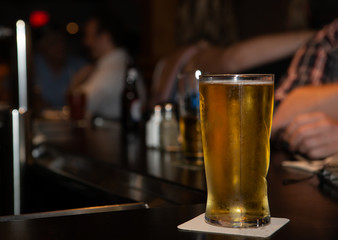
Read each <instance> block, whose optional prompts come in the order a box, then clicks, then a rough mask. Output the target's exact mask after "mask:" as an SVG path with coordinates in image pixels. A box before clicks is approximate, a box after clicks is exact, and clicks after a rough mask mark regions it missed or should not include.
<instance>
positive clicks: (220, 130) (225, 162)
mask: <svg viewBox="0 0 338 240" xmlns="http://www.w3.org/2000/svg"><path fill="white" fill-rule="evenodd" d="M199 89H200V114H201V130H202V141H203V152H204V165H205V172H206V179H207V188H208V198H207V206H206V212H205V220H206V222H207V223H211V224H214V225H220V226H225V227H253V226H255V227H258V226H261V225H264V224H267V223H269V221H270V210H269V203H268V198H267V183H266V175H267V172H268V168H269V162H270V131H271V123H272V112H273V96H274V75H272V74H234V75H230V74H207V75H203V76H202V77H201V79H200V83H199Z"/></svg>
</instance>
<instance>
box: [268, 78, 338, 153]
mask: <svg viewBox="0 0 338 240" xmlns="http://www.w3.org/2000/svg"><path fill="white" fill-rule="evenodd" d="M337 102H338V84H327V85H322V86H306V87H299V88H297V89H295V90H293V91H292V92H291V93H290V94H289V95H288V96H287V97H286V98H285V100H284V101H283V102H282V103H281V104H280V106H279V108H278V109H277V111H276V112H275V115H274V118H273V122H272V133H271V137H272V139H276V138H277V137H282V138H283V139H284V140H285V141H286V142H287V143H288V145H289V148H290V150H291V151H297V152H301V153H303V154H306V155H307V156H308V157H310V158H324V157H327V156H329V155H331V154H334V153H337V152H338V148H337V146H338V109H337V108H336V107H335V106H336V103H337ZM278 134H281V136H278Z"/></svg>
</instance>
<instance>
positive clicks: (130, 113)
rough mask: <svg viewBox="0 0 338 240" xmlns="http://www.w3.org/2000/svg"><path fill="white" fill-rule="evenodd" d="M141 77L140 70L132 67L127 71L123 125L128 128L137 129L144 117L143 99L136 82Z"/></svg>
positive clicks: (123, 94)
mask: <svg viewBox="0 0 338 240" xmlns="http://www.w3.org/2000/svg"><path fill="white" fill-rule="evenodd" d="M138 79H139V72H138V71H137V69H136V68H134V67H131V68H129V69H128V71H127V75H126V81H125V86H124V90H123V92H122V95H121V97H122V100H121V103H122V108H121V109H122V114H121V116H122V119H121V120H122V126H123V128H124V129H126V130H137V128H138V125H139V122H140V121H141V118H142V113H141V99H140V97H139V94H138V92H137V88H136V82H137V81H138Z"/></svg>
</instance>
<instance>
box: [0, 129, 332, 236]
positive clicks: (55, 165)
mask: <svg viewBox="0 0 338 240" xmlns="http://www.w3.org/2000/svg"><path fill="white" fill-rule="evenodd" d="M115 127H116V126H115ZM59 130H60V129H59ZM121 135H123V132H122V131H121V129H120V128H119V127H116V128H114V127H111V128H109V129H108V128H106V129H103V128H99V129H82V130H81V129H77V130H74V129H66V130H65V131H64V132H63V133H61V132H60V131H58V134H56V135H54V136H55V139H53V140H48V141H46V142H45V143H44V144H42V145H41V146H44V147H47V148H48V151H49V152H46V153H45V154H41V156H40V157H38V158H37V159H36V161H35V164H34V165H35V167H37V168H38V169H40V170H43V171H46V172H47V173H48V172H50V173H53V174H55V175H58V176H63V177H65V178H69V179H71V180H73V181H78V182H81V183H84V184H87V185H90V186H91V187H93V188H97V189H100V190H102V191H105V192H107V193H112V194H115V195H117V196H121V197H123V198H127V199H131V200H133V201H135V202H145V203H147V204H149V206H150V208H148V209H138V210H126V211H116V212H115V211H114V212H104V213H90V214H80V215H76V216H58V217H50V218H39V219H26V220H20V221H9V222H0V236H1V239H10V240H11V239H36V240H39V239H107V238H114V239H136V238H137V239H177V240H178V239H254V238H244V237H238V236H230V235H219V234H206V233H193V232H184V231H180V230H178V229H177V225H179V224H181V223H183V222H185V221H187V220H190V219H191V218H193V217H196V216H198V215H199V214H201V213H203V212H204V208H205V199H206V184H205V176H204V169H203V167H201V166H194V165H188V164H186V163H185V162H184V161H183V160H182V157H181V155H180V154H179V153H164V152H161V151H159V150H151V149H147V148H145V146H144V141H143V140H142V133H141V134H140V135H131V136H121ZM143 136H144V135H143ZM40 150H41V149H40ZM41 151H42V150H41ZM60 154H61V155H60ZM287 158H288V156H287V155H286V154H285V153H283V152H277V151H273V153H272V155H271V163H270V168H269V174H268V194H269V204H270V211H271V215H272V216H273V217H283V218H288V219H290V222H289V223H288V224H287V225H286V226H284V227H283V228H282V229H280V230H279V231H278V232H276V233H275V234H274V235H272V236H271V237H270V238H269V239H276V240H277V239H329V240H331V239H332V240H333V239H338V193H337V192H335V191H332V189H330V188H328V187H327V186H325V185H324V186H322V185H320V182H319V180H318V178H317V177H316V176H313V177H312V178H311V179H308V180H304V181H299V182H297V183H294V184H289V185H283V183H282V182H283V180H286V179H302V178H305V177H308V176H310V174H309V173H302V172H299V171H295V170H288V169H284V168H282V167H281V161H283V160H286V159H287Z"/></svg>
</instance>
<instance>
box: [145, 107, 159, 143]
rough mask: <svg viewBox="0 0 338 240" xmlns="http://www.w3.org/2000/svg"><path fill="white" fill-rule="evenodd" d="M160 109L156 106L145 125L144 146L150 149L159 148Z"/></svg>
mask: <svg viewBox="0 0 338 240" xmlns="http://www.w3.org/2000/svg"><path fill="white" fill-rule="evenodd" d="M161 111H162V107H161V106H160V105H156V106H155V107H154V111H153V113H152V115H151V117H150V119H149V120H148V122H147V124H146V145H147V147H151V148H159V147H160V124H161V121H162V112H161Z"/></svg>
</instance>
